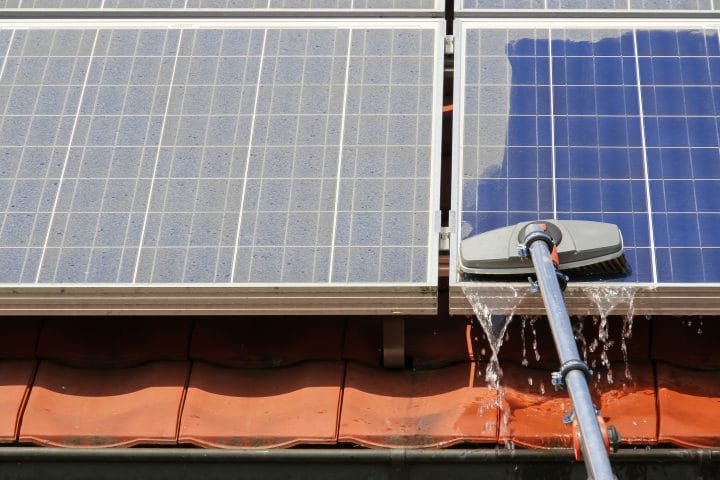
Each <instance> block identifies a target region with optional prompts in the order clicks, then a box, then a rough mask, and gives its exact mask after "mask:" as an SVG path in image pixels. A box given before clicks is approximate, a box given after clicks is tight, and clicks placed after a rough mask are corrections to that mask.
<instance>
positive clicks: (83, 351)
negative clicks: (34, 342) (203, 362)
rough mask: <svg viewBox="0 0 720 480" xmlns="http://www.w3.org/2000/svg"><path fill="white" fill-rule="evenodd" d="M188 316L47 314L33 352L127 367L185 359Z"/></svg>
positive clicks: (59, 359) (66, 361) (96, 364)
mask: <svg viewBox="0 0 720 480" xmlns="http://www.w3.org/2000/svg"><path fill="white" fill-rule="evenodd" d="M191 328H192V320H191V319H189V318H182V317H160V318H126V317H123V318H85V317H82V318H48V319H47V320H46V321H45V323H44V325H43V327H42V331H41V333H40V340H39V343H38V349H37V353H38V356H39V357H40V358H42V359H48V360H55V361H57V362H60V363H64V364H68V365H76V366H82V367H100V368H106V367H128V366H133V365H139V364H141V363H144V362H148V361H153V360H186V359H187V354H188V345H189V343H190V331H191Z"/></svg>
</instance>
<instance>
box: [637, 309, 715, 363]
mask: <svg viewBox="0 0 720 480" xmlns="http://www.w3.org/2000/svg"><path fill="white" fill-rule="evenodd" d="M718 320H720V319H718V318H716V317H653V319H652V322H653V325H652V327H653V328H652V331H653V337H652V352H651V353H652V358H653V360H663V361H665V362H668V363H673V364H675V365H682V366H685V367H691V368H708V369H716V368H720V349H718V338H720V322H718Z"/></svg>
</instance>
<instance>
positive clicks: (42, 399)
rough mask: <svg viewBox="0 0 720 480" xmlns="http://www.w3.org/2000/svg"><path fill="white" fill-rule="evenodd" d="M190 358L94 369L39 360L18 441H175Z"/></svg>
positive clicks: (102, 444)
mask: <svg viewBox="0 0 720 480" xmlns="http://www.w3.org/2000/svg"><path fill="white" fill-rule="evenodd" d="M189 367H190V364H189V362H153V363H149V364H146V365H143V366H141V367H133V368H118V369H110V370H93V369H86V368H73V367H66V366H61V365H57V364H54V363H50V362H47V361H44V362H41V363H40V366H39V368H38V372H37V375H36V377H35V382H34V384H33V387H32V391H31V393H30V398H29V400H28V404H27V408H26V409H25V414H24V416H23V420H22V426H21V428H20V441H21V442H33V443H38V444H42V445H57V446H64V447H111V446H130V445H135V444H141V443H150V444H173V443H176V438H177V437H176V435H177V425H178V414H179V411H180V404H181V401H182V398H183V394H184V390H185V384H186V381H187V376H188V372H189Z"/></svg>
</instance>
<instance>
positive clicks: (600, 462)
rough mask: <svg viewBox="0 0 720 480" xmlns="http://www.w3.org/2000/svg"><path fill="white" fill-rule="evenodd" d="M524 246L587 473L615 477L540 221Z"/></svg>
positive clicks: (607, 479)
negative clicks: (543, 308)
mask: <svg viewBox="0 0 720 480" xmlns="http://www.w3.org/2000/svg"><path fill="white" fill-rule="evenodd" d="M525 232H526V236H525V242H524V245H523V246H524V248H525V249H526V251H527V253H528V255H529V256H530V259H531V260H532V263H533V266H534V267H535V273H536V275H537V281H538V286H539V287H540V293H541V294H542V298H543V302H544V303H545V308H546V310H547V315H548V320H549V322H550V328H551V330H552V335H553V339H554V340H555V346H556V348H557V352H558V356H559V358H560V365H561V366H560V370H559V371H558V372H557V374H556V379H557V382H556V383H558V384H560V385H564V386H565V387H566V388H567V390H568V393H569V394H570V400H571V401H572V405H573V409H574V413H575V418H576V420H577V423H578V427H579V430H580V441H581V448H582V453H583V458H584V460H585V467H586V468H587V472H588V475H589V476H590V478H591V479H594V480H614V479H615V478H616V477H615V475H613V472H612V468H611V467H610V459H609V458H608V453H607V448H606V442H605V439H604V437H603V433H602V430H601V427H600V424H599V423H598V418H597V412H596V411H595V406H594V405H593V402H592V398H591V397H590V388H589V387H588V379H589V378H590V377H591V375H592V374H591V372H590V369H589V368H588V366H587V365H586V364H585V362H583V361H582V360H580V354H579V353H578V349H577V345H576V344H575V336H574V334H573V330H572V326H571V325H570V318H569V317H568V313H567V308H566V307H565V301H564V299H563V296H562V289H561V288H560V283H559V281H558V272H557V267H558V260H557V250H556V245H555V243H554V241H553V239H552V237H551V236H550V235H549V234H548V233H547V231H546V228H545V226H544V225H543V224H540V223H536V224H531V225H529V226H528V227H527V229H526V231H525Z"/></svg>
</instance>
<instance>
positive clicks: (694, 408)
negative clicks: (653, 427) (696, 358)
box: [657, 363, 720, 448]
mask: <svg viewBox="0 0 720 480" xmlns="http://www.w3.org/2000/svg"><path fill="white" fill-rule="evenodd" d="M657 387H658V411H659V414H660V425H659V432H658V440H659V441H660V442H670V443H674V444H676V445H681V446H684V447H697V448H718V447H720V414H719V413H718V412H719V408H720V371H718V370H713V371H704V370H693V369H690V368H682V367H675V366H671V365H668V364H666V363H658V364H657Z"/></svg>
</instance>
